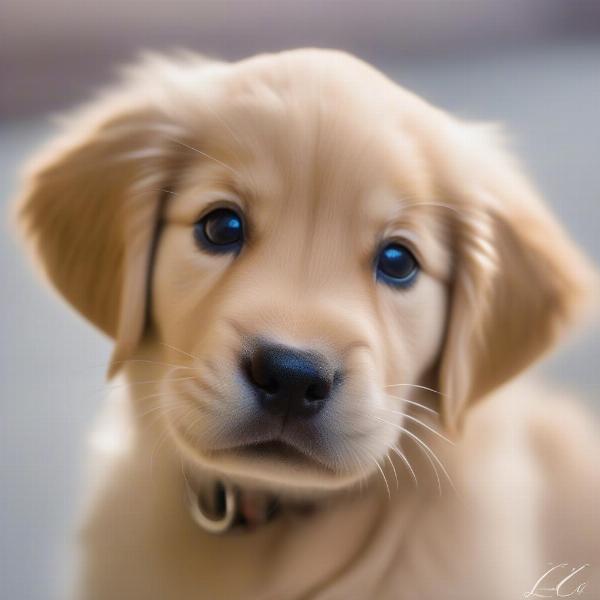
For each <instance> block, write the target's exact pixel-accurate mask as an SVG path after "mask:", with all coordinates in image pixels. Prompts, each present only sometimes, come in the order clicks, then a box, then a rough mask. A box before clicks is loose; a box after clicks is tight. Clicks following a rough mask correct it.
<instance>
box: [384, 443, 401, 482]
mask: <svg viewBox="0 0 600 600" xmlns="http://www.w3.org/2000/svg"><path fill="white" fill-rule="evenodd" d="M385 457H386V458H387V460H388V461H389V463H390V465H392V471H394V479H395V480H396V489H399V488H400V482H399V481H398V473H397V472H396V465H394V461H393V460H392V459H391V457H390V455H389V452H388V454H386V455H385Z"/></svg>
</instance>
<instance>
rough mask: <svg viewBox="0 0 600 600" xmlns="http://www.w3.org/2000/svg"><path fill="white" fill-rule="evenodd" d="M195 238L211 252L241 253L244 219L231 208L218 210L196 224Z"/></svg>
mask: <svg viewBox="0 0 600 600" xmlns="http://www.w3.org/2000/svg"><path fill="white" fill-rule="evenodd" d="M194 237H195V238H196V241H197V242H198V244H200V246H201V247H202V248H203V249H204V250H208V251H209V252H217V253H221V252H239V251H240V249H241V247H242V244H243V243H244V226H243V223H242V218H241V217H240V215H239V214H238V213H237V212H235V211H234V210H232V209H230V208H217V209H216V210H213V211H212V212H210V213H208V214H207V215H206V216H205V217H202V219H200V221H198V222H197V223H196V225H195V226H194Z"/></svg>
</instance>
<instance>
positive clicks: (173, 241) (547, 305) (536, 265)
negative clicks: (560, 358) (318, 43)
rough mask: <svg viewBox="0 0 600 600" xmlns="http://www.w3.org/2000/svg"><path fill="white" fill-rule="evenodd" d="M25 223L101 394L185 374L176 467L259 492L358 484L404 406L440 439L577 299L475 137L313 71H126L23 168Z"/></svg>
mask: <svg viewBox="0 0 600 600" xmlns="http://www.w3.org/2000/svg"><path fill="white" fill-rule="evenodd" d="M21 216H22V219H23V222H24V226H25V229H26V231H27V235H29V236H30V237H31V239H32V240H33V242H34V247H35V248H36V250H37V255H38V257H39V260H40V261H41V263H42V265H43V267H44V268H45V271H46V273H47V275H48V277H49V278H50V280H51V281H52V282H53V283H54V285H55V286H56V287H57V288H58V290H59V291H60V292H61V293H62V294H64V296H65V297H66V298H67V299H68V300H69V301H70V302H71V303H72V304H73V305H74V306H75V307H76V308H77V309H78V310H79V311H81V312H82V313H83V314H84V315H85V316H86V317H87V318H88V319H90V320H91V321H92V322H93V323H94V324H96V325H97V326H98V327H100V328H101V329H102V330H103V331H104V332H106V333H107V334H109V335H110V336H112V337H113V338H114V339H115V342H116V349H115V354H114V361H113V367H112V370H113V372H114V371H116V370H117V369H118V368H119V366H120V365H122V364H123V361H126V360H127V359H129V358H132V357H133V356H134V355H135V351H136V349H137V348H138V346H139V344H140V343H141V342H142V341H144V343H146V344H150V345H151V346H152V347H153V348H155V352H156V355H157V356H159V357H160V362H163V363H170V364H174V365H181V368H177V369H174V370H169V371H167V372H165V373H164V375H163V388H164V389H163V390H162V391H163V392H164V394H163V395H162V396H161V398H162V402H163V403H164V415H165V418H166V420H167V422H168V424H169V430H170V432H171V434H172V436H173V438H174V440H175V441H176V442H177V445H178V447H179V448H180V449H181V451H182V452H184V453H185V454H186V455H187V456H188V458H190V457H191V458H192V459H194V460H196V461H198V462H199V463H201V464H202V465H204V466H205V467H208V468H210V469H212V470H214V471H217V472H221V473H225V474H227V475H228V476H232V477H236V476H237V477H241V478H252V479H255V480H261V481H265V482H275V483H276V484H277V485H285V484H287V485H290V486H297V487H340V486H343V485H347V484H349V483H351V482H353V481H355V480H357V479H359V478H361V477H363V476H364V475H365V474H368V473H369V472H372V471H374V470H375V469H377V465H378V463H380V462H381V461H383V459H384V458H385V457H386V455H387V454H388V452H389V451H390V450H391V449H392V448H393V447H394V446H395V444H396V443H397V441H398V437H399V434H400V433H401V431H402V430H403V428H407V429H409V428H410V426H411V425H412V424H413V423H415V421H414V419H413V420H412V421H411V420H409V419H410V417H406V416H405V415H406V412H407V408H408V404H407V403H406V400H408V401H409V402H410V400H411V398H413V399H414V398H415V397H416V396H415V393H414V392H416V391H419V390H422V389H423V387H432V388H435V389H436V390H437V391H438V392H440V395H439V396H436V398H438V401H439V404H440V410H441V412H442V415H443V419H444V423H445V424H446V426H447V427H448V428H449V429H455V428H456V427H457V425H458V424H459V423H460V421H461V419H462V417H463V415H464V413H465V410H466V408H467V407H468V405H469V404H470V403H471V402H472V401H473V400H475V399H477V398H479V397H481V396H483V395H484V394H485V393H487V392H489V391H490V390H492V389H493V388H494V387H496V386H498V385H499V384H501V383H502V382H503V381H505V380H506V379H507V378H509V377H511V376H512V375H514V374H515V373H517V372H518V371H520V370H522V369H523V368H524V367H526V366H527V365H528V364H529V363H530V362H531V361H532V360H534V359H535V358H536V357H537V356H538V355H539V354H540V353H541V352H542V351H543V350H545V349H546V348H548V347H549V346H550V345H551V343H552V342H553V340H554V339H555V337H556V334H557V333H558V332H559V331H560V330H561V328H562V326H563V325H564V324H565V323H567V322H569V320H570V319H571V318H572V316H573V315H574V314H575V312H576V309H577V306H578V302H579V300H580V298H581V297H582V296H583V292H584V290H585V285H586V278H587V275H586V269H587V267H586V266H585V260H584V259H583V257H582V256H580V255H579V253H578V252H577V251H576V249H575V248H574V247H573V245H572V244H571V242H570V241H569V240H568V239H567V238H566V236H565V234H564V233H563V232H562V231H561V230H560V228H559V227H558V226H557V224H556V223H555V222H554V220H553V219H552V218H551V216H550V215H549V214H548V212H547V211H546V210H545V209H544V207H543V206H542V204H541V202H540V201H539V200H538V198H537V197H536V194H535V192H534V191H533V190H532V189H531V188H530V187H529V185H528V184H527V182H526V181H525V180H524V179H523V178H522V177H521V175H520V174H519V172H518V169H517V168H516V167H515V166H514V165H513V164H512V163H511V161H510V159H509V158H508V157H507V156H506V155H505V154H504V153H503V152H502V151H501V150H500V149H499V144H498V143H497V142H496V141H495V140H494V139H493V134H492V133H491V132H490V131H488V130H487V129H486V128H484V127H481V126H477V125H471V124H466V123H462V122H459V121H457V120H455V119H453V118H451V117H449V116H448V115H446V114H445V113H443V112H441V111H439V110H436V109H435V108H433V107H431V106H429V105H428V104H426V103H425V102H424V101H422V100H420V99H419V98H417V97H415V96H413V95H412V94H410V93H408V92H407V91H405V90H403V89H401V88H399V87H398V86H396V85H394V84H393V83H392V82H390V81H389V80H387V79H386V78H385V77H384V76H383V75H381V74H380V73H378V72H377V71H375V70H373V69H372V68H370V67H369V66H367V65H365V64H364V63H362V62H360V61H358V60H356V59H354V58H351V57H349V56H347V55H344V54H341V53H337V52H331V51H315V50H308V51H294V52H288V53H284V54H280V55H276V56H264V57H258V58H254V59H251V60H248V61H243V62H240V63H236V64H220V63H208V62H206V61H203V60H201V59H199V58H195V57H192V56H187V57H181V58H178V59H176V60H165V59H157V58H153V59H149V60H147V61H145V62H144V63H143V64H142V65H141V66H140V67H138V68H137V69H135V70H134V71H133V72H132V73H131V74H130V75H129V76H128V78H127V81H126V83H124V84H123V85H122V86H121V87H120V88H118V89H117V90H115V91H114V92H112V93H110V94H109V95H108V96H106V97H104V98H102V99H101V100H99V101H98V102H96V103H95V104H94V105H92V106H91V107H90V108H87V109H85V110H84V111H83V112H82V113H80V114H78V115H76V116H75V117H74V119H73V121H72V123H71V124H70V126H69V127H68V131H67V133H66V134H65V136H64V137H62V138H61V139H59V140H58V142H57V143H55V144H54V145H53V146H51V147H50V148H49V149H48V150H47V151H46V152H45V153H44V154H43V155H42V156H41V157H40V158H39V159H38V160H37V162H36V163H35V164H34V165H33V167H32V169H31V171H30V174H29V178H28V185H27V188H26V190H25V192H24V195H23V197H22V199H21ZM158 361H159V358H157V362H158ZM421 386H423V387H421ZM413 401H414V400H413Z"/></svg>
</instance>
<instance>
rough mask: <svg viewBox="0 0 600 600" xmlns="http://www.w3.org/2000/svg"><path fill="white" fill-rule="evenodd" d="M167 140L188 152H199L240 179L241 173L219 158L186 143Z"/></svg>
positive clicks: (172, 139) (171, 139)
mask: <svg viewBox="0 0 600 600" xmlns="http://www.w3.org/2000/svg"><path fill="white" fill-rule="evenodd" d="M167 139H168V140H169V141H171V142H173V143H174V144H178V145H179V146H183V147H184V148H187V149H188V150H192V151H193V152H197V153H198V154H200V155H201V156H204V157H205V158H208V159H209V160H212V161H214V162H216V163H217V164H219V165H221V166H222V167H225V168H226V169H228V170H229V171H231V172H232V173H234V174H235V175H237V176H238V177H240V173H239V172H238V171H236V170H235V169H234V168H233V167H231V166H230V165H228V164H226V163H224V162H223V161H221V160H219V159H218V158H215V157H214V156H211V155H210V154H207V153H206V152H203V151H202V150H199V149H198V148H194V146H190V145H189V144H185V143H184V142H182V141H180V140H176V139H174V138H167Z"/></svg>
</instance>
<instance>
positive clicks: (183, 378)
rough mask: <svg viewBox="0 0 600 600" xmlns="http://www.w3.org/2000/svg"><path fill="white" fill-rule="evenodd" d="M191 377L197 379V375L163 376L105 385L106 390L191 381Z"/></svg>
mask: <svg viewBox="0 0 600 600" xmlns="http://www.w3.org/2000/svg"><path fill="white" fill-rule="evenodd" d="M190 379H196V377H163V378H162V379H143V380H141V381H124V382H123V383H115V384H114V385H108V386H104V388H103V389H104V390H107V389H108V390H114V389H119V388H122V387H126V386H128V385H142V384H148V383H162V382H163V381H168V382H172V381H189V380H190Z"/></svg>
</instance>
